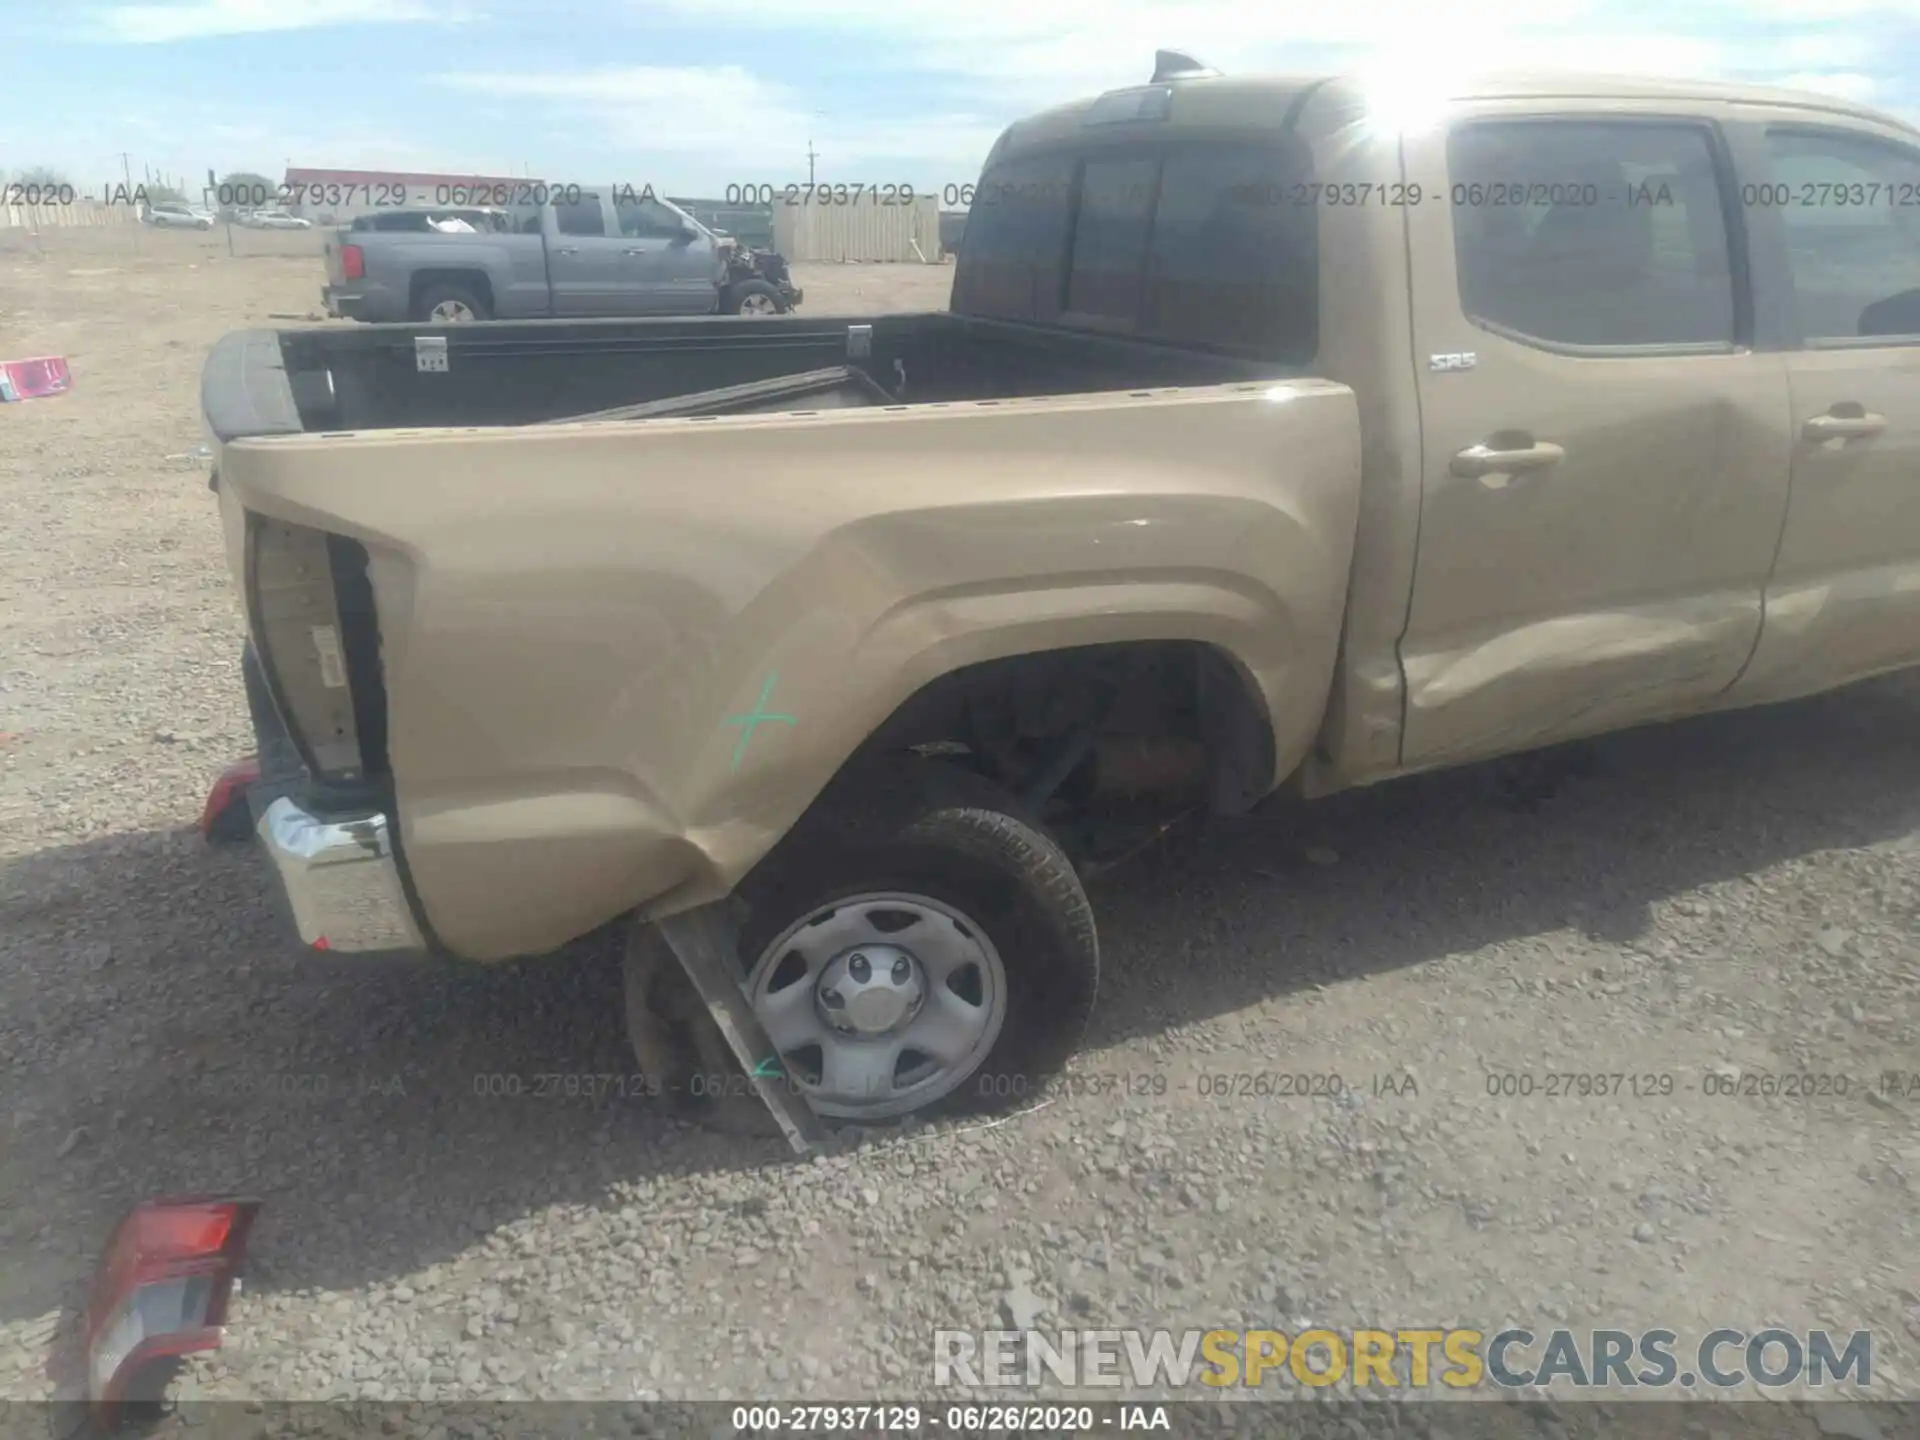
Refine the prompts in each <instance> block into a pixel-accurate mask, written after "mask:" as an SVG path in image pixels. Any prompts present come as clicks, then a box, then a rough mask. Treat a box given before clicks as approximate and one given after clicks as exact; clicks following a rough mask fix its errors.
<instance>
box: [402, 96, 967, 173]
mask: <svg viewBox="0 0 1920 1440" xmlns="http://www.w3.org/2000/svg"><path fill="white" fill-rule="evenodd" d="M435 80H436V83H438V84H441V85H444V86H447V87H449V88H451V89H455V90H460V91H465V92H471V93H475V94H481V95H490V96H501V97H511V98H514V99H518V100H539V101H547V102H550V103H551V104H552V105H553V107H554V110H555V112H556V113H557V114H558V115H559V116H562V117H566V116H571V117H572V119H573V120H574V122H575V123H576V125H577V126H578V128H579V131H580V135H579V137H578V138H579V139H580V140H582V141H591V142H592V145H593V148H598V149H605V150H607V151H610V152H613V153H622V154H631V155H636V156H644V157H646V159H645V164H646V165H647V166H649V167H650V168H651V173H644V174H634V175H610V176H604V177H601V176H574V175H566V176H554V177H552V178H555V179H565V180H570V181H580V182H582V183H585V182H587V181H590V180H591V181H605V182H610V183H619V184H630V185H633V186H635V187H638V186H641V185H643V184H651V185H653V186H655V187H656V189H659V190H680V189H684V188H686V187H688V186H695V187H699V188H712V187H714V186H716V185H719V186H725V185H728V184H755V183H759V182H762V181H767V182H775V183H784V182H789V181H791V180H793V179H795V178H796V175H795V173H794V168H795V163H796V161H797V160H798V158H799V156H800V155H801V153H802V152H801V146H802V145H804V144H805V143H806V142H807V141H809V140H811V141H812V142H813V143H814V144H815V146H816V147H817V148H818V150H819V152H820V154H821V156H822V158H823V162H824V163H823V164H822V166H821V170H820V176H821V178H822V179H823V180H824V179H836V180H846V181H849V182H852V181H856V180H857V181H862V182H870V183H876V184H877V183H886V182H909V183H913V184H916V185H924V184H927V183H929V182H930V181H932V182H934V183H938V182H939V181H942V180H946V179H949V178H953V177H954V176H965V177H966V178H968V179H971V178H972V176H973V173H974V171H975V170H976V169H977V168H978V166H979V162H980V160H981V158H982V157H983V156H984V155H985V154H986V151H987V147H988V146H990V145H991V144H992V143H993V140H994V137H995V136H996V135H998V134H999V132H1000V129H1001V126H1002V122H1001V121H1000V120H999V119H998V118H997V117H983V116H977V115H963V114H956V115H937V114H935V115H927V114H914V113H908V114H905V115H902V116H901V117H900V118H899V119H897V120H894V121H891V122H885V123H874V122H872V121H871V120H862V121H860V122H859V123H855V122H854V121H853V120H852V119H851V118H850V117H837V116H835V115H834V114H832V113H831V112H827V111H823V110H821V109H819V108H817V107H814V106H812V105H810V104H809V103H808V101H807V100H806V99H805V98H804V97H802V96H800V95H799V94H797V93H795V92H794V91H792V90H790V89H789V88H788V87H786V86H784V85H781V84H779V83H777V82H774V81H771V80H768V79H766V78H765V77H763V76H759V75H755V74H753V73H752V72H751V71H748V70H745V69H742V68H741V67H739V66H737V65H719V66H711V67H699V66H691V67H673V66H652V65H628V66H616V67H607V68H603V69H599V70H589V71H584V72H581V71H563V72H561V71H556V72H525V71H514V70H506V71H498V72H481V73H464V74H450V75H440V76H436V77H435ZM551 138H553V139H563V138H565V137H564V136H553V137H551ZM776 152H777V153H778V154H780V155H781V156H782V160H781V161H780V162H779V164H778V165H777V167H775V166H770V164H769V160H768V157H769V155H770V154H772V153H776ZM890 165H891V166H894V167H896V170H895V171H890V170H889V169H888V168H887V167H888V166H890ZM903 165H904V166H908V167H910V168H908V169H907V170H905V171H899V170H898V167H900V166H903ZM929 166H931V167H933V168H934V169H936V170H937V171H938V172H939V173H938V174H937V175H936V174H929V173H926V172H927V167H929ZM896 172H898V173H896Z"/></svg>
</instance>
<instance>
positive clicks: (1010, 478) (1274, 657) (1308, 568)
mask: <svg viewBox="0 0 1920 1440" xmlns="http://www.w3.org/2000/svg"><path fill="white" fill-rule="evenodd" d="M1359 437H1360V430H1359V424H1358V421H1357V418H1356V414H1355V407H1354V399H1353V396H1352V394H1351V393H1350V392H1349V391H1347V390H1346V389H1344V388H1343V387H1340V386H1336V385H1332V384H1329V383H1326V382H1321V381H1305V382H1297V383H1281V384H1272V385H1255V384H1247V385H1238V386H1228V387H1216V388H1206V389H1199V390H1170V391H1165V392H1161V393H1151V392H1149V393H1144V394H1128V395H1123V396H1069V397H1062V398H1059V399H1047V400H1031V401H1008V402H999V403H995V404H991V405H973V404H959V405H928V406H917V407H909V408H906V409H901V410H893V411H885V410H882V411H864V412H836V413H828V414H821V415H813V416H799V415H782V414H774V415H766V416H745V417H736V418H733V419H730V420H729V421H728V422H727V423H726V424H725V425H711V424H706V423H703V422H700V421H692V420H652V421H641V422H632V423H620V422H610V423H582V424H574V425H553V426H543V427H538V428H531V427H529V428H525V429H518V430H513V431H495V432H466V433H460V432H453V433H449V432H435V431H424V432H417V433H407V432H378V433H368V434H362V435H354V436H298V437H287V438H276V439H259V440H249V441H239V442H236V443H233V444H230V445H228V446H227V447H226V448H225V450H224V452H223V454H222V457H221V476H222V490H223V492H224V493H225V494H226V495H227V496H228V500H229V503H230V504H232V505H237V506H239V507H242V508H244V509H247V510H251V511H254V512H256V513H260V514H265V515H270V516H273V517H276V518H279V519H284V520H289V521H293V522H295V523H298V524H305V525H311V526H314V527H315V528H319V529H324V530H327V531H330V532H332V533H338V534H345V535H349V536H351V537H352V538H354V539H356V540H358V541H360V542H361V543H363V544H364V545H365V546H366V547H367V550H368V553H369V555H370V557H371V563H370V565H369V573H370V576H371V579H372V582H373V589H374V593H375V598H376V601H377V603H378V606H379V610H380V614H381V632H382V651H383V660H384V665H385V670H386V691H387V703H388V708H389V713H390V738H389V749H390V756H391V763H392V770H393V776H394V786H395V796H396V799H397V802H398V810H399V816H400V825H401V840H402V844H403V847H404V850H405V853H406V857H407V862H408V866H409V869H410V871H411V874H412V879H413V883H414V886H415V888H416V890H417V893H418V896H419V900H420V903H421V905H422V907H423V908H424V910H425V913H426V916H427V918H428V920H429V922H430V923H431V925H432V927H433V929H434V931H435V932H436V934H437V936H438V937H439V939H440V940H441V942H442V943H443V944H445V945H446V946H447V948H449V949H451V950H453V951H455V952H456V953H459V954H462V955H466V956H470V957H472V958H476V959H491V958H498V957H501V956H507V955H514V954H524V953H529V952H532V951H538V950H542V949H546V948H550V947H552V946H555V945H558V944H560V943H562V942H564V941H565V940H568V939H571V938H573V937H574V936H577V935H579V934H582V933H584V932H585V931H587V930H589V929H592V928H594V927H595V926H597V925H599V924H601V923H603V922H605V921H607V920H610V919H612V918H614V917H615V916H617V915H619V914H620V913H621V912H623V911H625V910H628V909H631V908H633V907H634V906H635V905H636V904H640V903H648V904H651V905H653V906H654V907H655V908H656V909H658V910H662V911H665V910H673V909H679V908H685V907H687V906H690V905H693V904H697V903H699V902H701V901H704V900H707V899H711V898H714V897H715V896H717V895H719V894H722V893H725V892H726V891H727V890H728V888H729V887H731V886H732V885H733V884H734V883H735V882H736V881H737V880H738V879H739V878H740V877H741V876H742V875H743V874H745V873H746V871H747V870H748V869H750V868H751V867H752V865H753V864H754V863H755V862H756V861H758V860H759V859H760V858H761V857H762V856H763V855H765V853H766V852H767V851H768V850H769V849H770V848H771V847H772V845H773V844H774V842H775V841H776V840H778V839H779V837H780V836H781V835H782V834H783V833H785V831H786V830H787V828H788V827H789V826H790V825H791V824H792V823H793V822H794V821H795V820H796V819H797V818H798V817H799V815H800V814H801V813H802V812H803V811H804V810H805V809H806V807H807V805H808V804H809V803H810V802H811V801H812V800H813V798H814V797H815V796H816V795H817V794H818V793H819V791H820V789H821V788H822V787H823V786H824V785H825V784H826V783H827V781H828V780H829V779H830V778H831V777H832V775H833V774H834V773H835V771H836V770H837V769H838V768H839V766H840V765H841V764H842V762H844V761H845V760H846V759H847V757H848V756H849V755H850V754H852V753H853V751H854V749H855V748H856V747H857V746H858V745H859V744H860V743H861V742H862V741H863V740H864V739H865V738H866V737H867V736H868V735H869V734H871V733H872V732H873V731H874V730H875V729H876V728H877V727H878V726H879V725H880V724H881V723H882V722H883V721H884V720H886V719H887V717H888V716H889V715H890V714H891V713H892V712H893V711H894V710H895V709H896V708H897V707H898V706H899V705H900V704H901V702H903V701H904V700H906V699H907V698H908V697H909V696H910V695H912V694H913V693H914V692H915V691H916V690H918V689H919V688H920V687H921V686H922V685H923V684H925V683H926V682H927V681H929V680H932V679H934V678H936V677H937V676H939V675H941V674H944V673H947V672H949V671H952V670H955V669H958V668H959V667H961V666H964V665H969V664H973V663H976V662H979V661H984V660H992V659H997V658H1000V657H1004V656H1009V655H1019V654H1030V653H1035V652H1044V651H1048V650H1052V649H1058V648H1063V647H1068V646H1077V645H1088V644H1098V643H1103V642H1114V641H1129V640H1183V639H1184V640H1195V641H1200V642H1203V643H1206V644H1209V645H1213V646H1217V647H1218V648H1219V649H1220V650H1222V651H1223V652H1225V653H1226V654H1228V655H1230V656H1231V657H1232V658H1233V659H1234V661H1235V662H1236V663H1237V665H1238V667H1239V668H1240V670H1241V671H1242V673H1243V674H1244V675H1245V676H1247V677H1249V678H1250V680H1251V681H1252V683H1253V685H1254V686H1255V687H1256V689H1257V692H1258V695H1259V698H1260V701H1261V704H1262V706H1263V707H1264V709H1265V712H1266V714H1267V715H1268V716H1269V717H1270V719H1271V723H1272V726H1273V732H1274V742H1275V750H1276V755H1277V759H1278V763H1279V765H1280V766H1281V767H1282V769H1283V771H1284V770H1291V769H1293V768H1294V767H1295V766H1297V765H1298V764H1299V762H1300V760H1301V758H1302V757H1303V755H1304V754H1305V752H1306V749H1307V747H1308V746H1309V745H1310V744H1311V742H1312V739H1313V735H1314V732H1315V730H1316V729H1317V727H1318V724H1319V720H1320V715H1321V711H1322V708H1323V704H1324V700H1325V696H1326V694H1327V690H1328V687H1329V685H1330V683H1331V678H1332V674H1333V668H1334V661H1335V654H1336V648H1337V641H1338V636H1339V630H1340V620H1341V612H1342V599H1343V597H1344V595H1345V593H1346V582H1347V566H1348V558H1349V555H1350V552H1351V547H1352V537H1353V530H1354V523H1355V514H1356V505H1357V501H1358V496H1359V465H1360V443H1359ZM534 476H537V477H538V479H537V483H529V480H530V477H534ZM690 476H715V477H719V476H724V477H725V482H724V483H705V484H692V485H690V484H688V483H687V478H688V477H690ZM1305 696H1312V697H1314V698H1313V700H1312V702H1311V703H1306V704H1303V703H1301V699H1302V697H1305ZM756 714H760V715H765V714H773V715H777V716H782V717H788V718H786V719H762V720H759V721H757V722H756V721H754V720H753V718H752V717H754V716H755V715H756ZM749 726H751V729H750V730H748V733H745V734H744V735H743V730H747V729H748V727H749Z"/></svg>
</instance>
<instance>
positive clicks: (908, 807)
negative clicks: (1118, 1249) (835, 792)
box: [627, 761, 1099, 1134]
mask: <svg viewBox="0 0 1920 1440" xmlns="http://www.w3.org/2000/svg"><path fill="white" fill-rule="evenodd" d="M839 788H840V789H841V791H842V795H841V797H827V798H823V800H822V802H821V803H820V804H818V805H816V806H815V808H814V810H813V811H810V812H809V814H808V816H807V817H806V819H804V820H803V821H802V822H801V824H800V825H799V826H797V827H795V830H794V832H793V834H792V835H790V836H789V837H788V839H787V840H786V841H784V842H783V843H782V845H781V846H780V847H779V849H778V850H776V852H775V854H774V855H773V856H770V857H769V859H768V860H767V861H766V862H765V863H764V864H763V865H762V866H761V868H760V869H759V870H757V871H756V872H755V873H754V875H753V876H751V877H749V880H748V882H747V883H746V884H745V885H743V886H742V887H741V890H740V898H741V899H742V901H743V902H744V904H745V906H746V909H747V918H746V921H745V923H744V924H743V926H742V927H741V931H740V937H739V946H738V950H739V956H740V961H741V963H742V964H743V965H744V966H745V967H746V969H747V976H746V981H745V984H746V988H747V992H748V995H749V997H750V999H751V1000H752V1001H753V1004H754V1010H755V1013H756V1015H758V1016H759V1018H760V1021H761V1024H762V1025H763V1026H766V1027H767V1029H768V1031H769V1034H770V1035H772V1037H773V1039H774V1041H775V1044H776V1046H777V1047H778V1048H780V1050H781V1052H782V1058H783V1063H784V1065H785V1068H786V1070H787V1073H788V1075H789V1076H790V1077H791V1078H792V1080H793V1082H794V1083H795V1084H797V1085H798V1086H799V1087H800V1088H801V1090H802V1091H803V1092H805V1093H806V1094H807V1096H808V1099H809V1100H810V1102H811V1103H812V1104H813V1105H814V1107H815V1109H816V1110H818V1111H819V1113H820V1114H821V1115H822V1116H823V1117H825V1118H827V1119H830V1120H836V1121H842V1122H852V1123H856V1124H885V1123H890V1122H895V1121H899V1120H902V1119H905V1118H907V1117H909V1116H915V1117H924V1116H931V1115H937V1114H961V1113H992V1112H996V1111H1004V1110H1008V1109H1012V1108H1015V1107H1017V1106H1019V1105H1021V1104H1023V1103H1025V1102H1028V1101H1031V1100H1033V1099H1036V1098H1038V1096H1039V1095H1040V1093H1041V1091H1042V1089H1043V1088H1044V1086H1045V1084H1046V1081H1047V1080H1048V1079H1049V1077H1051V1076H1052V1075H1053V1074H1054V1073H1055V1072H1056V1071H1057V1070H1058V1069H1059V1068H1060V1067H1061V1065H1063V1064H1064V1063H1065V1062H1066V1060H1067V1057H1068V1056H1069V1055H1071V1054H1072V1053H1073V1051H1074V1048H1075V1047H1076V1046H1077V1045H1078V1044H1079V1041H1080V1038H1081V1035H1082V1034H1083V1033H1084V1031H1085V1029H1086V1024H1087V1020H1088V1017H1089V1015H1090V1014H1091V1012H1092V1009H1093V1003H1094V997H1095V993H1096V991H1097V989H1098V984H1099V944H1098V940H1097V937H1096V933H1095V929H1094V920H1093V909H1092V906H1091V905H1090V904H1089V903H1088V900H1087V896H1086V892H1085V891H1084V890H1083V889H1082V888H1081V885H1080V880H1079V877H1078V876H1077V875H1076V874H1075V873H1074V870H1073V866H1072V865H1071V863H1070V862H1069V861H1068V860H1067V857H1066V856H1065V854H1064V853H1062V851H1061V850H1060V848H1059V846H1058V845H1056V844H1055V843H1054V842H1053V840H1052V839H1051V838H1049V837H1048V836H1047V835H1046V834H1045V833H1044V832H1043V831H1041V829H1040V828H1039V827H1038V825H1037V824H1035V823H1034V822H1033V821H1032V820H1031V819H1030V818H1028V817H1027V816H1025V815H1023V814H1022V813H1020V807H1019V804H1018V802H1017V801H1016V800H1015V799H1014V798H1013V797H1012V796H1010V795H1008V794H1007V793H1006V792H1005V791H1003V790H1001V789H1000V788H999V787H998V786H996V785H994V784H992V783H991V782H989V781H986V780H984V779H982V778H980V777H978V776H975V775H971V774H969V773H966V772H964V771H956V770H952V769H950V768H949V767H946V766H941V765H936V764H932V763H929V762H924V761H922V762H914V763H908V764H903V765H900V766H893V765H889V766H886V767H882V768H880V769H879V770H876V771H873V772H869V773H868V774H867V775H865V776H864V777H862V778H861V779H860V780H859V781H858V782H857V783H844V784H843V785H842V786H841V787H839ZM649 928H650V927H649ZM627 986H628V997H627V1013H628V1035H629V1039H630V1040H631V1042H632V1043H633V1047H634V1051H635V1054H636V1056H637V1057H638V1059H639V1061H640V1064H641V1067H642V1068H643V1069H644V1070H646V1071H647V1072H648V1074H649V1075H650V1076H652V1077H654V1079H655V1082H656V1084H657V1086H658V1088H659V1089H660V1090H661V1091H662V1092H663V1093H665V1094H667V1095H668V1096H670V1097H673V1098H674V1099H676V1100H679V1101H681V1102H682V1105H683V1108H685V1109H687V1110H689V1111H691V1112H692V1113H693V1114H694V1115H695V1116H696V1117H698V1118H702V1119H704V1120H706V1121H708V1122H710V1123H716V1124H717V1125H719V1126H720V1127H721V1128H725V1129H728V1130H734V1131H738V1130H743V1129H744V1130H750V1131H752V1132H753V1133H758V1134H767V1133H773V1132H774V1126H773V1124H772V1121H771V1117H770V1116H768V1115H767V1114H766V1112H765V1109H764V1107H763V1106H762V1105H761V1103H760V1101H759V1099H758V1097H757V1096H755V1095H754V1094H753V1093H752V1092H751V1090H750V1089H747V1088H746V1087H745V1086H744V1085H743V1084H742V1083H741V1079H742V1078H743V1077H741V1078H730V1079H729V1080H728V1082H727V1083H725V1084H715V1083H714V1082H713V1080H712V1079H711V1078H706V1079H701V1080H692V1079H690V1077H692V1076H695V1075H701V1074H704V1076H706V1077H712V1076H714V1075H715V1072H716V1066H724V1072H725V1074H726V1075H728V1076H729V1077H740V1072H739V1069H738V1066H737V1065H735V1064H734V1062H733V1059H732V1054H731V1052H730V1051H729V1050H728V1049H727V1047H726V1045H725V1043H724V1042H723V1041H722V1040H721V1039H720V1035H719V1031H718V1029H717V1027H715V1026H714V1025H713V1022H712V1020H711V1019H710V1018H709V1017H708V1016H707V1014H706V1010H705V1008H704V1006H702V1005H701V1004H700V1002H699V1000H698V998H697V997H696V996H695V994H694V992H693V988H692V985H691V984H690V983H689V982H688V981H687V980H686V977H685V975H684V974H683V973H682V972H681V971H680V967H679V965H678V963H677V962H676V961H674V960H673V959H672V957H671V954H670V952H669V951H668V950H667V947H666V945H665V942H664V941H662V940H660V939H659V938H658V937H657V935H655V936H649V937H640V936H636V937H635V943H634V944H633V945H632V946H630V947H629V952H628V969H627ZM921 1046H927V1047H929V1048H927V1049H921V1048H919V1047H921ZM695 1090H698V1091H702V1092H705V1093H702V1094H693V1093H691V1092H692V1091H695ZM715 1092H718V1093H715Z"/></svg>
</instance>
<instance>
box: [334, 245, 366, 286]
mask: <svg viewBox="0 0 1920 1440" xmlns="http://www.w3.org/2000/svg"><path fill="white" fill-rule="evenodd" d="M340 274H341V276H342V277H343V278H344V279H347V280H363V279H365V278H366V274H367V255H366V252H365V251H364V250H362V249H361V248H360V247H359V246H358V245H342V246H341V247H340Z"/></svg>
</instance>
